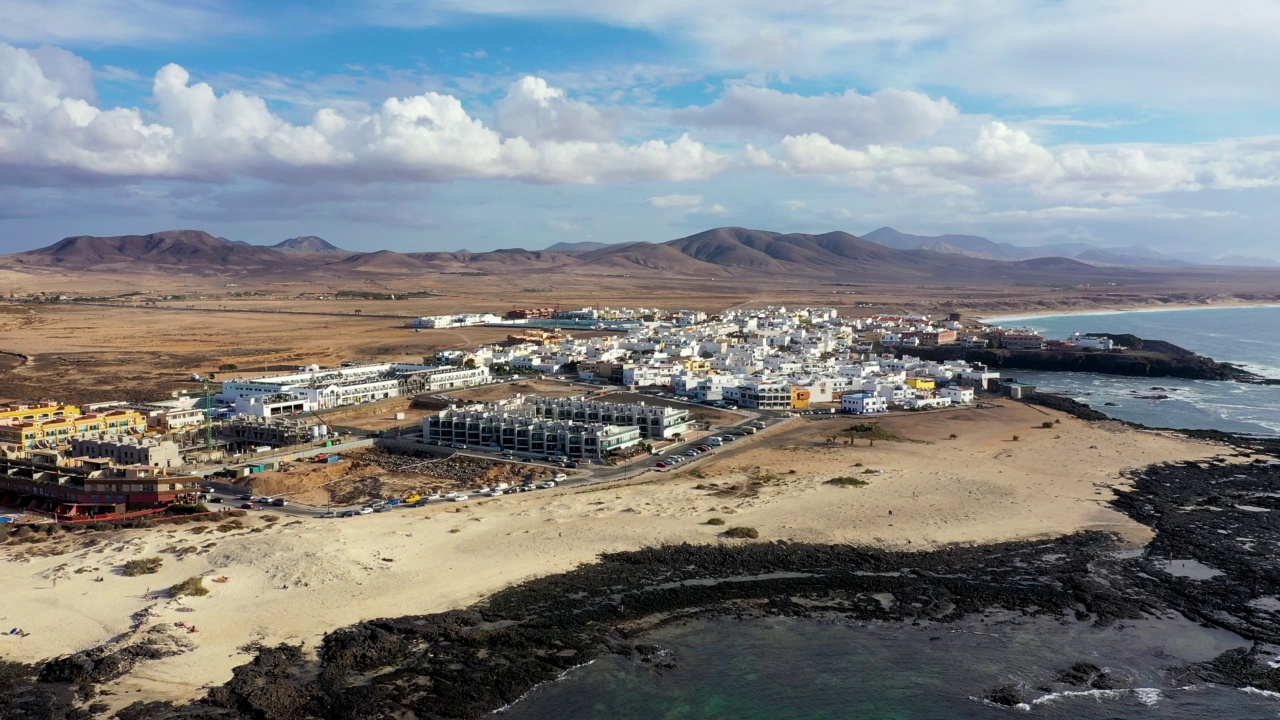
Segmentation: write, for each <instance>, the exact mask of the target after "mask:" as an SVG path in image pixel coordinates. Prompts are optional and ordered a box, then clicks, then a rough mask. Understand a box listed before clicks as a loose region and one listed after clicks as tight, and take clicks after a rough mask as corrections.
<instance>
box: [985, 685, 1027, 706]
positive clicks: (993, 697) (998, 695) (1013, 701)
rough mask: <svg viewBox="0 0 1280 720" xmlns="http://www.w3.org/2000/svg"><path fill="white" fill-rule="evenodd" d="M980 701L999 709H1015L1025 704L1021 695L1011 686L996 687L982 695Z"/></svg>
mask: <svg viewBox="0 0 1280 720" xmlns="http://www.w3.org/2000/svg"><path fill="white" fill-rule="evenodd" d="M982 699H983V700H986V701H987V702H989V703H993V704H995V705H999V706H1001V707H1017V706H1018V705H1021V704H1022V703H1024V702H1026V700H1024V699H1023V697H1022V693H1021V692H1019V691H1018V688H1016V687H1014V686H1013V685H1005V686H1003V687H998V688H996V689H995V690H992V691H991V692H988V693H987V694H986V695H983V696H982Z"/></svg>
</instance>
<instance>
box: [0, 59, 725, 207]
mask: <svg viewBox="0 0 1280 720" xmlns="http://www.w3.org/2000/svg"><path fill="white" fill-rule="evenodd" d="M64 61H65V58H61V59H60V63H61V64H60V65H59V68H60V70H65V69H66V67H68V66H67V64H66V63H65V62H64ZM46 64H47V62H46ZM67 75H68V73H67V72H61V76H60V75H59V74H57V73H55V75H54V76H53V77H50V75H49V74H47V72H46V70H45V69H44V67H43V65H42V63H41V61H40V59H39V58H38V57H37V56H36V55H35V54H33V53H32V52H30V51H27V50H23V49H19V48H15V47H12V46H9V45H6V44H3V43H0V115H3V116H4V117H5V118H7V122H5V123H3V124H0V168H9V169H10V170H11V172H8V173H5V174H4V178H6V179H8V180H9V181H10V182H13V181H27V180H29V179H30V177H31V176H32V175H33V174H34V175H39V176H41V177H46V178H50V179H52V178H57V179H58V180H59V181H67V180H89V179H93V178H96V177H103V176H106V177H128V178H186V179H196V180H206V181H229V180H232V179H235V178H237V177H242V176H248V177H258V178H263V179H267V180H272V181H277V182H314V181H316V180H318V179H324V178H325V177H327V176H335V177H340V178H342V179H343V180H347V181H357V182H374V181H379V180H425V181H446V180H452V179H455V178H504V179H513V180H519V181H524V182H532V183H572V184H592V183H613V182H638V181H656V180H668V181H681V180H693V179H700V178H706V177H708V176H710V175H713V174H715V173H716V172H719V171H720V170H722V169H724V168H725V167H727V166H728V164H729V159H728V158H727V157H725V156H723V155H721V154H720V153H717V152H715V151H713V150H711V149H709V148H707V147H706V146H705V145H703V144H702V143H699V142H697V141H695V140H693V139H691V138H690V137H688V136H687V135H685V136H681V137H680V138H678V139H676V140H673V141H669V142H668V141H665V140H656V139H655V140H647V141H643V142H640V143H637V144H634V145H628V144H621V143H617V142H607V141H604V140H603V139H600V138H599V137H598V136H596V137H594V139H592V137H590V136H591V128H592V127H593V125H592V123H594V121H595V120H597V119H598V118H599V116H597V115H593V114H592V113H591V108H589V107H587V106H585V105H583V104H581V103H577V102H574V101H570V100H567V99H566V98H564V95H563V93H562V92H561V91H558V90H556V89H554V88H549V87H547V86H546V85H545V83H543V82H541V81H540V80H538V79H537V78H527V79H526V80H524V81H521V82H520V83H517V84H516V86H513V88H512V91H511V93H510V94H509V95H508V97H507V98H506V99H505V100H504V102H505V103H506V104H505V105H504V109H503V110H501V113H500V114H502V115H503V116H504V118H505V119H504V121H503V123H502V124H503V125H504V126H505V127H506V128H507V130H508V131H513V130H521V131H525V132H528V133H529V135H530V137H525V136H522V135H511V134H507V135H505V136H504V134H502V133H500V132H498V131H497V130H494V129H492V128H489V127H487V126H486V125H485V124H484V123H483V122H481V121H480V120H478V119H476V118H474V117H472V116H471V115H470V114H468V112H467V111H466V110H465V109H464V108H463V106H462V103H461V101H459V100H458V99H457V98H456V97H453V96H451V95H446V94H442V93H436V92H427V93H423V94H421V95H415V96H409V97H398V98H397V97H393V98H389V99H387V100H386V101H384V102H383V103H382V104H381V106H380V107H378V108H376V109H374V110H371V111H367V112H364V113H352V112H343V111H339V110H336V109H332V108H322V109H320V110H318V111H316V112H315V114H314V116H313V117H312V120H311V122H310V123H309V124H306V125H295V124H293V123H290V122H288V121H286V120H284V119H283V118H281V117H279V116H277V115H275V114H274V113H273V112H272V111H271V110H270V108H268V107H267V104H266V102H265V101H264V100H263V99H262V98H261V97H258V96H254V95H249V94H246V93H242V92H239V91H231V92H227V93H224V94H222V95H218V94H217V93H216V92H215V91H214V90H213V88H212V87H211V86H209V85H208V84H205V83H192V82H191V78H190V75H189V73H188V72H187V71H186V70H185V69H183V68H182V67H179V66H177V65H167V66H165V67H164V68H161V69H160V71H159V72H157V73H156V76H155V80H154V83H153V88H152V93H153V96H154V98H155V108H154V112H147V113H144V111H142V110H140V109H137V108H111V109H102V108H99V107H96V106H95V105H94V104H93V103H91V102H88V101H86V100H84V99H81V98H78V97H76V95H75V91H74V88H72V85H73V83H70V82H69V81H68V80H67V79H66V76H67Z"/></svg>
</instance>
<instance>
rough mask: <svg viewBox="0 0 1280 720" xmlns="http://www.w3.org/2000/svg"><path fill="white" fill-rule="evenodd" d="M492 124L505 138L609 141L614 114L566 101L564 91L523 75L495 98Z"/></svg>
mask: <svg viewBox="0 0 1280 720" xmlns="http://www.w3.org/2000/svg"><path fill="white" fill-rule="evenodd" d="M495 110H496V117H495V125H496V126H497V128H498V130H500V131H501V132H502V133H503V134H504V135H506V136H507V137H522V138H524V139H526V140H531V141H532V140H556V141H560V142H572V141H578V140H581V141H588V142H605V141H608V140H611V139H612V138H613V136H614V133H615V132H616V129H617V124H618V119H619V118H618V113H616V112H609V113H604V112H601V111H600V110H597V109H596V108H593V107H591V106H590V105H588V104H586V103H584V102H579V101H576V100H570V99H569V98H568V97H567V96H566V95H565V92H564V90H561V89H559V88H553V87H549V86H548V85H547V81H546V80H543V79H542V78H536V77H530V76H525V77H523V78H520V79H519V80H517V81H516V82H514V83H512V84H511V86H510V87H508V88H507V94H506V97H504V98H502V99H501V100H499V101H498V104H497V107H496V108H495Z"/></svg>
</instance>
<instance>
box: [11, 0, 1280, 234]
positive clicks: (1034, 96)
mask: <svg viewBox="0 0 1280 720" xmlns="http://www.w3.org/2000/svg"><path fill="white" fill-rule="evenodd" d="M690 5H691V4H689V3H684V2H676V1H675V0H648V1H645V0H634V1H633V2H627V3H621V2H618V3H614V2H609V1H608V0H594V2H587V1H586V0H540V1H539V2H537V3H530V2H517V1H516V0H466V1H464V0H438V1H434V2H413V1H411V0H372V1H371V2H365V3H360V4H359V6H358V7H357V6H353V5H352V4H349V3H337V2H305V3H304V2H274V3H257V2H243V1H240V2H233V1H231V0H198V1H196V2H160V1H159V0H92V1H91V0H7V1H6V2H5V3H3V4H0V250H4V251H18V250H24V249H29V248H32V247H38V246H41V245H46V244H49V243H50V242H53V241H55V240H57V239H59V238H61V237H64V236H67V235H73V234H96V235H111V234H123V233H146V232H153V231H156V230H162V229H169V228H176V227H197V228H202V229H206V230H208V231H210V232H213V233H215V234H218V235H222V236H226V237H230V238H234V239H242V240H247V241H249V242H255V243H263V244H269V243H274V242H277V241H279V240H281V239H284V238H286V237H292V236H296V235H320V236H322V237H325V238H327V239H329V240H331V241H332V242H335V243H337V244H339V245H341V246H344V247H347V248H351V249H358V250H371V249H377V248H383V247H386V248H391V249H395V250H404V251H421V250H454V249H460V248H466V249H471V250H485V249H492V248H498V247H517V246H519V247H529V248H538V247H545V246H547V245H549V244H551V243H554V242H557V241H582V240H597V241H604V242H623V241H634V240H650V241H663V240H669V239H672V238H676V237H680V236H683V235H687V234H690V233H693V232H697V231H700V230H703V229H706V228H709V227H715V226H719V225H741V226H747V227H756V228H764V229H774V230H783V231H806V232H819V231H827V230H834V229H841V230H847V231H850V232H854V233H863V232H866V231H869V230H871V229H874V228H876V227H879V226H882V225H891V226H893V227H896V228H898V229H900V230H903V231H906V232H913V233H918V234H935V233H945V232H962V233H975V234H982V235H986V236H988V237H991V238H993V239H996V240H1003V241H1009V242H1015V243H1023V244H1031V243H1037V242H1046V241H1060V240H1065V239H1070V240H1079V241H1085V242H1092V243H1096V244H1099V245H1104V246H1106V245H1116V246H1119V245H1129V244H1134V243H1140V244H1145V245H1149V246H1151V247H1154V248H1157V249H1162V250H1166V251H1169V252H1192V251H1194V252H1203V253H1209V254H1250V255H1258V256H1266V257H1272V258H1280V248H1278V247H1277V244H1276V241H1275V239H1274V231H1273V228H1275V227H1276V225H1277V220H1280V217H1277V215H1278V214H1280V211H1278V210H1277V208H1278V207H1280V203H1277V200H1278V199H1280V197H1278V195H1280V191H1277V187H1278V186H1280V86H1277V84H1276V83H1275V82H1274V79H1273V78H1272V77H1271V75H1272V69H1273V68H1275V67H1280V4H1277V3H1274V2H1271V1H1270V0H1237V2H1233V3H1232V4H1231V5H1230V6H1227V7H1226V8H1225V9H1224V8H1216V7H1213V6H1211V4H1209V3H1204V2H1202V1H1200V0H1160V1H1158V2H1157V1H1156V0H1110V1H1109V2H1103V1H1102V0H1026V1H1025V2H1017V3H1013V2H1006V1H1004V0H964V1H962V0H920V1H919V2H915V3H911V4H909V6H908V7H906V8H904V7H902V6H903V5H904V4H903V3H899V2H890V1H889V0H862V1H855V0H850V1H849V2H845V3H831V2H826V1H825V0H793V1H792V2H789V3H776V2H771V1H766V0H722V1H721V2H717V3H705V4H701V5H705V6H706V7H696V6H695V7H691V6H690ZM695 5H696V4H695ZM1208 238H1211V239H1212V241H1211V242H1206V239H1208Z"/></svg>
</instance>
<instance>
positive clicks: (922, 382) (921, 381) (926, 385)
mask: <svg viewBox="0 0 1280 720" xmlns="http://www.w3.org/2000/svg"><path fill="white" fill-rule="evenodd" d="M907 384H908V385H910V386H911V387H913V388H915V389H916V390H933V389H935V388H937V386H938V384H937V383H936V382H934V380H933V378H923V377H909V378H907Z"/></svg>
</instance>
